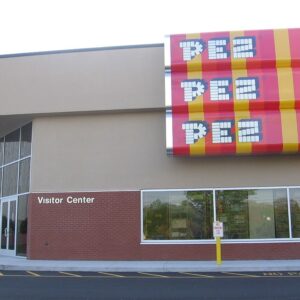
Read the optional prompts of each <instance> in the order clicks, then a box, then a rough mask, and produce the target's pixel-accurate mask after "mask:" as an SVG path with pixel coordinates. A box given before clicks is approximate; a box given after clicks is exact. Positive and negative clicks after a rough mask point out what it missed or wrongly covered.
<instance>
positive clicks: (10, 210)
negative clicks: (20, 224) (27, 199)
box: [0, 197, 17, 255]
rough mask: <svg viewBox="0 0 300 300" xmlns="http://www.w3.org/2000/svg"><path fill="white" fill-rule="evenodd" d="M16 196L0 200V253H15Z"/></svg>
mask: <svg viewBox="0 0 300 300" xmlns="http://www.w3.org/2000/svg"><path fill="white" fill-rule="evenodd" d="M16 210H17V198H16V197H8V198H2V200H1V251H0V252H1V254H3V255H16V215H17V214H16V213H17V211H16Z"/></svg>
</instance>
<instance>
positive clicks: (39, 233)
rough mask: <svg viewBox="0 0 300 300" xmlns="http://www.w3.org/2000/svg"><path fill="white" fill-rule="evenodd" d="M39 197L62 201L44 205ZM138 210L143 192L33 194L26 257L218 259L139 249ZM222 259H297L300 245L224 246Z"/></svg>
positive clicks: (204, 251) (207, 249)
mask: <svg viewBox="0 0 300 300" xmlns="http://www.w3.org/2000/svg"><path fill="white" fill-rule="evenodd" d="M68 196H72V197H90V198H95V199H94V200H93V203H81V204H78V203H77V204H76V203H67V201H66V200H67V197H68ZM41 197H44V198H52V197H54V198H63V200H62V201H61V203H57V204H55V203H51V204H40V203H39V200H41ZM57 202H60V201H59V200H57ZM140 211H141V208H140V192H99V193H64V194H31V195H30V200H29V211H28V220H29V227H28V248H27V255H28V258H29V259H85V260H214V259H215V245H145V244H144V245H141V243H140V241H141V238H140V237H141V232H140V231H141V219H140V218H141V216H140ZM222 258H223V259H225V260H226V259H227V260H229V259H230V260H232V259H299V258H300V243H272V244H226V245H223V246H222Z"/></svg>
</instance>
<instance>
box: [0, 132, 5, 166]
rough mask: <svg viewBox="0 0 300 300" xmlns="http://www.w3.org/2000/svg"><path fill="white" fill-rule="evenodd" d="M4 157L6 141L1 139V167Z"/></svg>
mask: <svg viewBox="0 0 300 300" xmlns="http://www.w3.org/2000/svg"><path fill="white" fill-rule="evenodd" d="M3 155H4V139H3V138H2V139H0V166H2V165H3Z"/></svg>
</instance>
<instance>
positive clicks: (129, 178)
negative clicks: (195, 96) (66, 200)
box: [31, 112, 300, 192]
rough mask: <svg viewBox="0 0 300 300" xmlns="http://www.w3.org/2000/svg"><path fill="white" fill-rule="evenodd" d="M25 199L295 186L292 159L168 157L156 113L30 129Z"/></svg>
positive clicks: (39, 123) (40, 121) (50, 121)
mask: <svg viewBox="0 0 300 300" xmlns="http://www.w3.org/2000/svg"><path fill="white" fill-rule="evenodd" d="M32 150H33V156H32V174H31V179H32V182H31V191H32V192H63V191H101V190H139V189H152V188H204V187H241V186H242V187H248V186H281V185H299V184H300V176H299V175H300V171H299V170H300V156H299V155H294V156H293V155H289V156H278V155H276V156H261V157H210V158H189V157H182V158H179V157H168V156H167V155H166V151H165V116H164V112H132V113H118V114H99V115H85V116H68V117H51V118H50V117H44V118H37V119H35V120H34V121H33V144H32Z"/></svg>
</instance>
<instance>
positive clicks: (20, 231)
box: [17, 195, 28, 256]
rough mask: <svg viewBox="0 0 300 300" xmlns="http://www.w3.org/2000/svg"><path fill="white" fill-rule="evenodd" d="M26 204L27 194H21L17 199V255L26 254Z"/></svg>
mask: <svg viewBox="0 0 300 300" xmlns="http://www.w3.org/2000/svg"><path fill="white" fill-rule="evenodd" d="M27 205H28V195H22V196H20V197H19V199H18V220H17V255H22V256H26V248H27V242H26V241H27Z"/></svg>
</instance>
